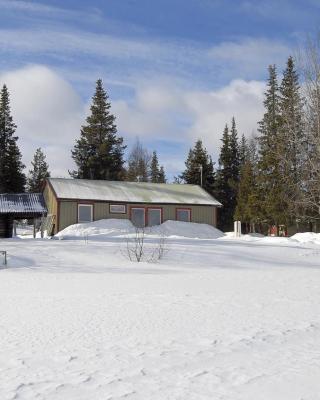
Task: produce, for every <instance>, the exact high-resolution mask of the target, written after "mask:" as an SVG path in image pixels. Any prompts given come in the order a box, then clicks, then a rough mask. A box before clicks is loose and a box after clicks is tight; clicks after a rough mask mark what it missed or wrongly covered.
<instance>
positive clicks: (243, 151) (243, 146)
mask: <svg viewBox="0 0 320 400" xmlns="http://www.w3.org/2000/svg"><path fill="white" fill-rule="evenodd" d="M247 151H248V144H247V139H246V137H245V136H244V135H242V136H241V141H240V144H239V161H240V168H241V167H242V165H243V164H244V163H245V161H246V158H247Z"/></svg>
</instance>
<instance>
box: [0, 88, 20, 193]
mask: <svg viewBox="0 0 320 400" xmlns="http://www.w3.org/2000/svg"><path fill="white" fill-rule="evenodd" d="M16 128H17V126H16V125H15V124H14V122H13V118H12V116H11V111H10V99H9V92H8V89H7V86H6V85H3V87H2V90H1V93H0V193H19V192H24V187H25V183H26V177H25V175H24V173H23V169H24V167H25V166H24V165H23V163H22V161H21V158H22V156H21V153H20V150H19V147H18V145H17V141H18V137H17V136H15V131H16Z"/></svg>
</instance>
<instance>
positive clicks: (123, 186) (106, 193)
mask: <svg viewBox="0 0 320 400" xmlns="http://www.w3.org/2000/svg"><path fill="white" fill-rule="evenodd" d="M48 181H49V182H50V184H51V186H52V187H53V189H54V191H55V193H56V196H57V197H58V198H60V199H70V200H97V201H112V202H117V201H118V202H127V203H150V204H190V205H192V204H202V205H211V206H218V207H219V206H221V203H219V202H218V201H217V200H216V199H215V198H214V197H213V196H211V195H210V194H209V193H207V192H206V191H205V190H204V189H202V188H201V187H200V186H198V185H184V184H166V183H146V182H120V181H104V180H87V179H65V178H48Z"/></svg>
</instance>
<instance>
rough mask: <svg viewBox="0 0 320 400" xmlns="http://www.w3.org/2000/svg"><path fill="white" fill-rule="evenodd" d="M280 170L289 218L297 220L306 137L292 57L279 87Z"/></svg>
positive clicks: (301, 104)
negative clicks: (284, 184) (284, 187)
mask: <svg viewBox="0 0 320 400" xmlns="http://www.w3.org/2000/svg"><path fill="white" fill-rule="evenodd" d="M280 113H281V120H282V121H281V122H282V125H281V130H280V136H281V137H280V140H281V143H280V144H281V147H280V150H279V151H280V152H281V154H282V157H281V160H280V161H281V167H282V175H283V178H284V181H285V182H286V191H285V194H286V197H287V204H288V208H289V211H290V217H291V218H294V219H296V218H297V217H298V216H301V215H300V214H301V213H300V210H299V209H300V200H301V194H302V192H303V190H304V188H303V187H302V170H303V164H304V157H305V154H304V153H305V151H304V149H305V137H304V123H303V100H302V98H301V95H300V85H299V76H298V73H297V71H296V70H295V66H294V61H293V58H292V57H289V58H288V61H287V66H286V69H285V71H284V73H283V79H282V83H281V86H280Z"/></svg>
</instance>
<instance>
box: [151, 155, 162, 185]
mask: <svg viewBox="0 0 320 400" xmlns="http://www.w3.org/2000/svg"><path fill="white" fill-rule="evenodd" d="M159 175H160V169H159V161H158V156H157V152H156V151H154V152H153V153H152V158H151V165H150V181H151V182H152V183H159Z"/></svg>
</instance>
